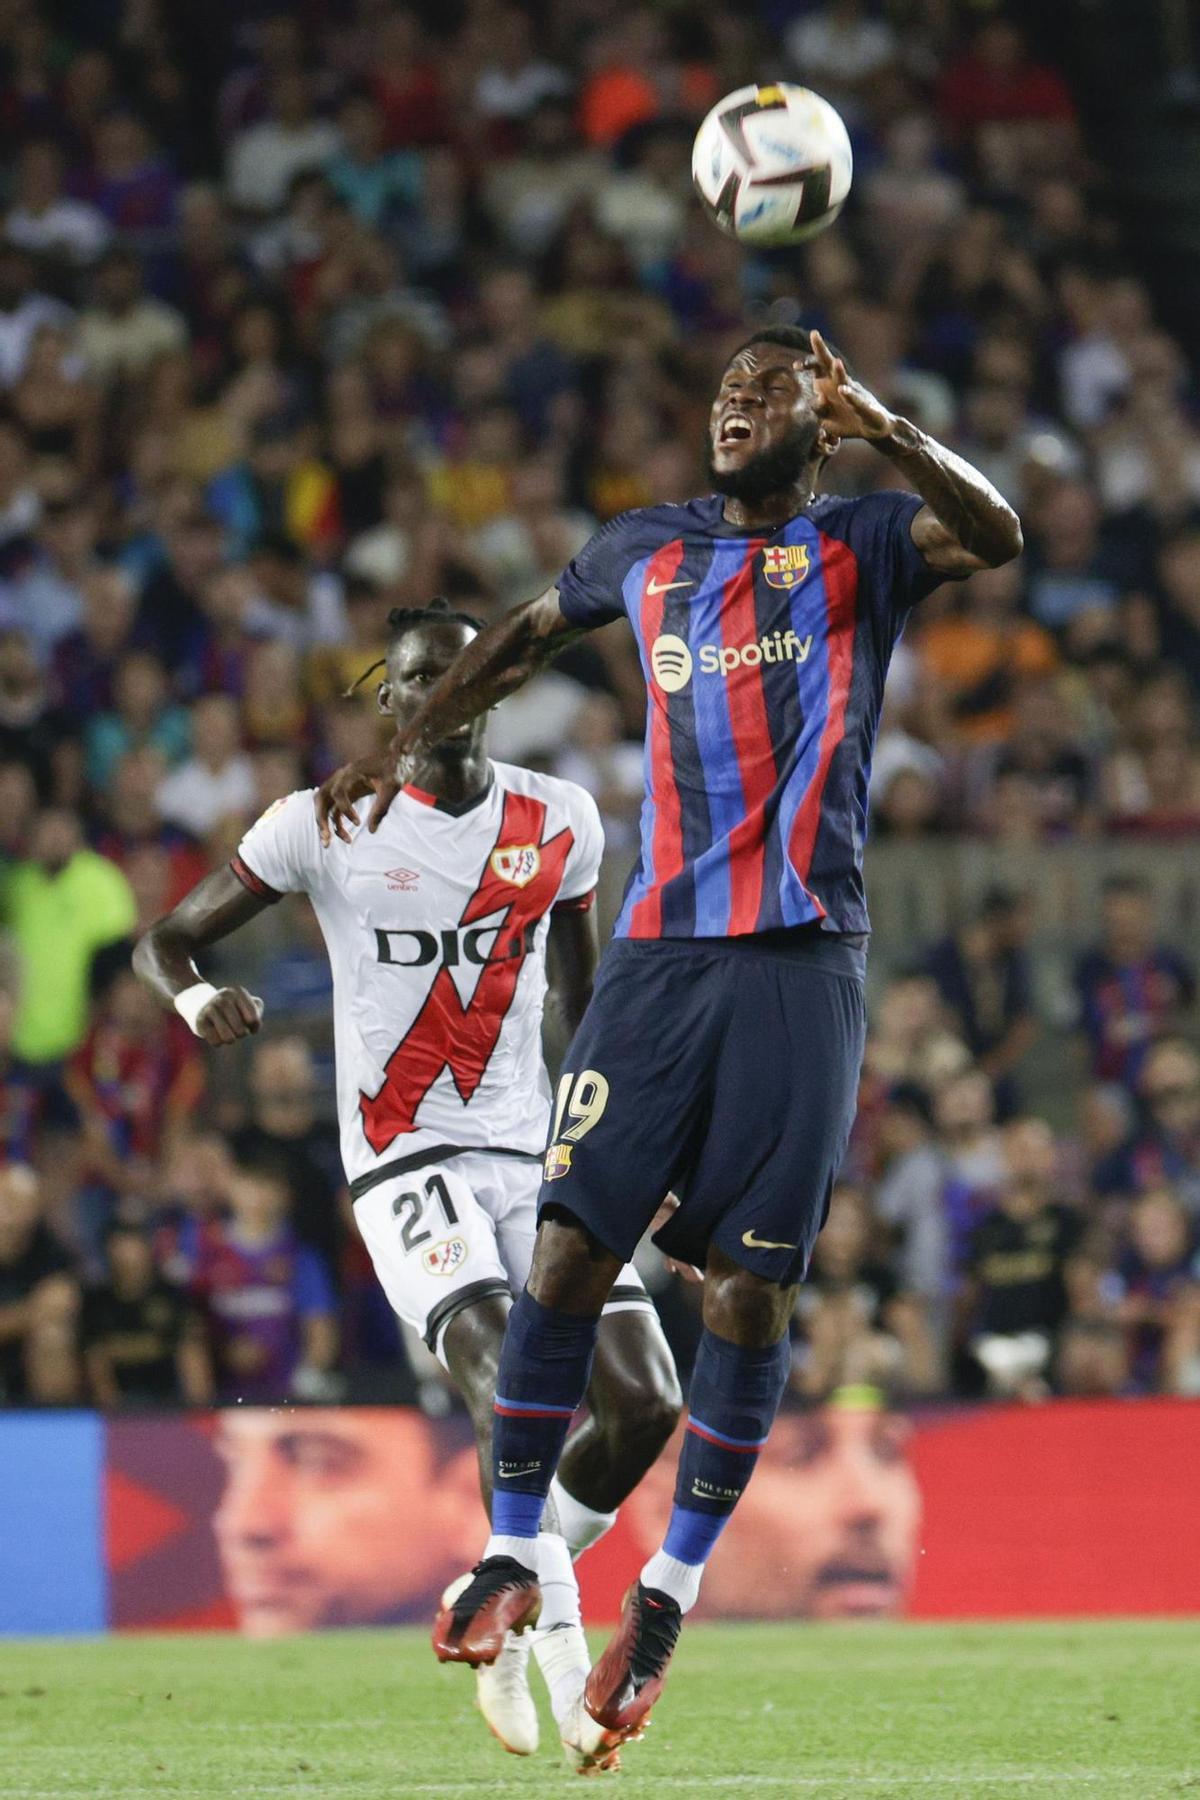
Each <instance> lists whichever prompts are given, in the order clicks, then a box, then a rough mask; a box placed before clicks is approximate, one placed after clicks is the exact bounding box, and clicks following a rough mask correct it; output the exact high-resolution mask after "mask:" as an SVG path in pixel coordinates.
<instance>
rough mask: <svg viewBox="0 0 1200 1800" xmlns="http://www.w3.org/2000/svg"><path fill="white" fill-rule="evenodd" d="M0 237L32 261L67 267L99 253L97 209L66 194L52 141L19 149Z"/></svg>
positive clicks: (104, 228) (104, 230) (104, 236)
mask: <svg viewBox="0 0 1200 1800" xmlns="http://www.w3.org/2000/svg"><path fill="white" fill-rule="evenodd" d="M4 235H5V237H6V238H7V239H8V242H9V243H10V244H16V245H18V246H19V247H20V248H21V249H22V250H27V251H29V252H30V254H31V255H33V256H45V257H51V258H55V259H57V260H59V261H61V262H65V263H69V264H79V265H84V264H87V263H91V262H94V261H95V259H96V258H97V256H99V254H100V252H101V251H102V250H103V249H104V247H105V244H106V243H107V241H108V225H107V222H106V221H105V219H104V216H103V214H102V213H101V212H100V211H99V209H98V208H97V207H95V206H92V205H91V204H89V202H88V201H86V200H81V199H77V198H74V197H72V196H70V195H69V194H68V193H67V188H66V165H65V161H64V158H63V153H62V148H61V146H60V145H59V144H57V143H56V142H55V141H54V139H53V138H30V139H28V140H27V142H25V143H24V144H23V145H22V146H21V151H20V154H19V156H18V157H17V166H16V180H15V183H14V187H13V193H12V205H11V206H10V208H9V210H8V213H7V214H6V216H5V220H4Z"/></svg>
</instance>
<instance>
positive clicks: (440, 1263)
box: [421, 1237, 467, 1275]
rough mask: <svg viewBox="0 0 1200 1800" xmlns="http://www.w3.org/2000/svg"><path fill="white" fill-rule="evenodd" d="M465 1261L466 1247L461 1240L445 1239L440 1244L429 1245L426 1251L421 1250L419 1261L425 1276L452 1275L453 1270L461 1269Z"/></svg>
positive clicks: (458, 1238)
mask: <svg viewBox="0 0 1200 1800" xmlns="http://www.w3.org/2000/svg"><path fill="white" fill-rule="evenodd" d="M466 1260H467V1246H466V1242H465V1240H464V1239H463V1238H460V1237H452V1238H446V1239H445V1240H444V1242H442V1243H440V1244H430V1246H429V1248H428V1250H422V1252H421V1261H422V1263H423V1264H424V1266H425V1273H426V1274H427V1275H453V1273H454V1271H455V1269H461V1267H462V1265H463V1264H464V1263H465V1262H466Z"/></svg>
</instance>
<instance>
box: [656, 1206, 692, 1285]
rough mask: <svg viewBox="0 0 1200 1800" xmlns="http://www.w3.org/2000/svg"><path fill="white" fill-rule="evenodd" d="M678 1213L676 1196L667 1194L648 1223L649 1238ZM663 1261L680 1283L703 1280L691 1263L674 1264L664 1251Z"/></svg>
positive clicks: (673, 1259) (673, 1260)
mask: <svg viewBox="0 0 1200 1800" xmlns="http://www.w3.org/2000/svg"><path fill="white" fill-rule="evenodd" d="M678 1211H679V1198H678V1195H676V1194H668V1195H667V1197H666V1199H665V1200H664V1201H663V1203H662V1205H661V1206H660V1207H659V1209H658V1211H657V1212H656V1213H655V1215H654V1217H653V1218H652V1219H651V1221H650V1235H651V1237H653V1236H654V1233H655V1232H656V1231H658V1230H660V1229H661V1227H662V1226H664V1225H665V1224H666V1222H667V1220H668V1219H669V1218H670V1217H671V1214H672V1213H676V1212H678ZM663 1261H664V1262H665V1263H666V1265H667V1268H668V1270H669V1271H670V1273H671V1274H672V1275H678V1276H679V1278H680V1280H681V1281H703V1280H704V1276H703V1275H702V1274H701V1272H700V1270H699V1269H697V1268H696V1266H695V1265H694V1264H693V1263H685V1262H676V1260H675V1258H674V1257H673V1256H668V1255H667V1254H666V1252H665V1251H664V1252H663Z"/></svg>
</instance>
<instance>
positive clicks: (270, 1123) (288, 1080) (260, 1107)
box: [230, 1037, 345, 1279]
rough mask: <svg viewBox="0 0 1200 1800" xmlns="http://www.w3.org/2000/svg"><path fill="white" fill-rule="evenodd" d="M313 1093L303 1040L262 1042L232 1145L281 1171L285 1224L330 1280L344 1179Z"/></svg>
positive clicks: (337, 1255) (311, 1065) (333, 1133)
mask: <svg viewBox="0 0 1200 1800" xmlns="http://www.w3.org/2000/svg"><path fill="white" fill-rule="evenodd" d="M318 1094H319V1088H318V1084H317V1069H316V1064H315V1062H314V1059H313V1053H312V1049H311V1047H310V1046H309V1045H308V1044H307V1043H306V1042H305V1041H304V1039H303V1038H300V1037H275V1038H266V1039H264V1040H263V1041H262V1042H261V1043H259V1044H256V1045H255V1047H254V1053H253V1056H252V1058H251V1062H250V1081H249V1096H250V1118H249V1120H248V1122H247V1123H246V1124H245V1125H243V1126H241V1127H240V1128H239V1129H238V1130H236V1131H235V1132H233V1133H232V1134H231V1138H230V1142H231V1144H232V1146H233V1150H234V1153H235V1154H236V1155H237V1156H239V1157H249V1158H251V1159H254V1158H256V1157H266V1158H274V1159H275V1160H276V1161H277V1162H278V1163H279V1164H280V1166H281V1167H283V1168H286V1170H287V1175H288V1189H289V1192H290V1194H291V1211H290V1213H289V1219H290V1222H291V1224H292V1226H293V1227H294V1229H295V1232H296V1235H297V1237H298V1238H300V1239H301V1240H302V1241H303V1242H304V1243H305V1244H308V1245H309V1246H310V1247H311V1248H312V1249H313V1250H315V1251H316V1252H317V1253H318V1255H319V1256H320V1258H321V1260H322V1263H323V1264H324V1267H325V1268H326V1269H327V1270H328V1271H330V1273H331V1274H332V1275H333V1276H334V1278H335V1279H336V1276H337V1273H338V1271H339V1269H340V1267H341V1253H342V1245H343V1243H344V1241H345V1226H344V1222H343V1218H342V1210H341V1207H340V1205H339V1197H340V1195H341V1193H342V1191H343V1189H344V1188H345V1176H344V1174H343V1172H342V1163H341V1153H340V1149H339V1145H338V1132H337V1127H336V1125H333V1124H332V1123H330V1122H329V1121H328V1120H325V1119H320V1118H318V1116H317V1100H318Z"/></svg>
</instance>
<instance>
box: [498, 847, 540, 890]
mask: <svg viewBox="0 0 1200 1800" xmlns="http://www.w3.org/2000/svg"><path fill="white" fill-rule="evenodd" d="M541 866H542V856H541V852H540V850H539V849H538V847H537V845H536V844H504V845H502V846H501V848H500V849H499V850H493V851H492V872H493V874H495V875H498V876H499V877H500V879H501V881H510V882H511V883H512V885H513V887H519V888H523V887H528V886H529V883H530V882H531V881H532V880H533V878H534V876H535V875H536V874H537V872H538V870H539V869H540V868H541Z"/></svg>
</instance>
